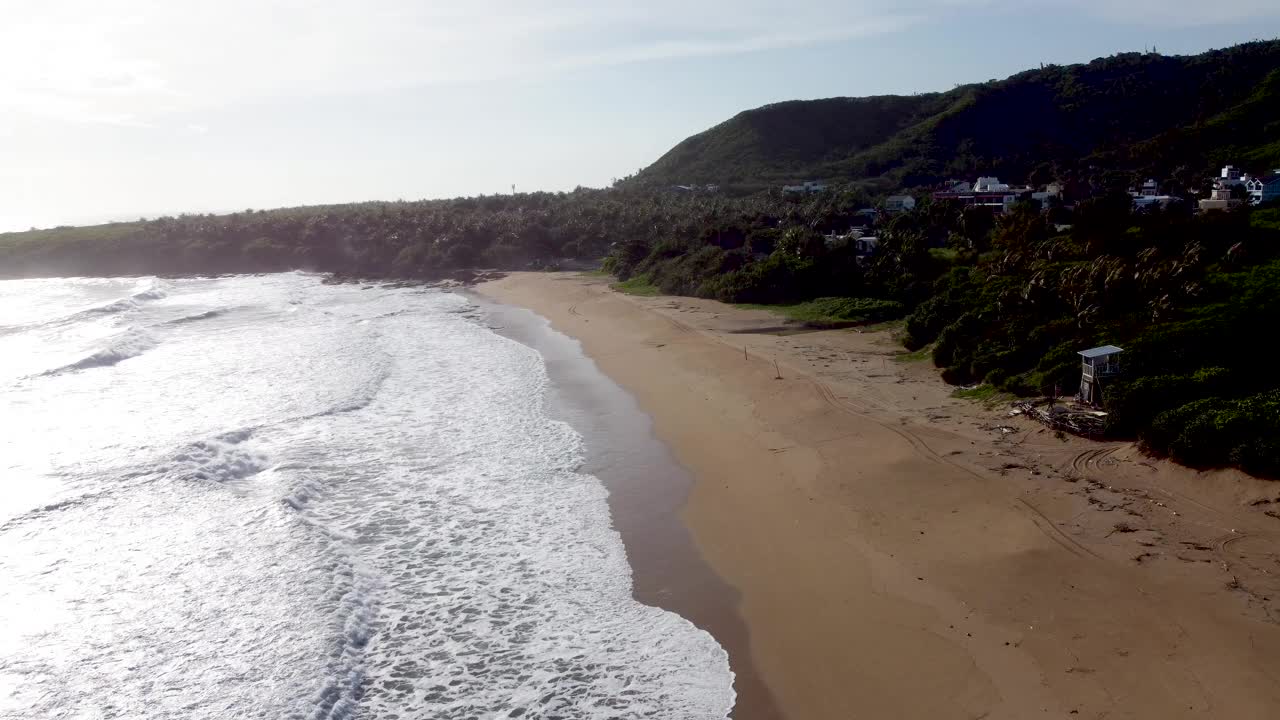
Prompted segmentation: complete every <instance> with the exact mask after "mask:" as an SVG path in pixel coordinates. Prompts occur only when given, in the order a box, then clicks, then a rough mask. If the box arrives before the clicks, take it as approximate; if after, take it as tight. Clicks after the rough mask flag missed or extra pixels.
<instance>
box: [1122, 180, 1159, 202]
mask: <svg viewBox="0 0 1280 720" xmlns="http://www.w3.org/2000/svg"><path fill="white" fill-rule="evenodd" d="M1129 194H1130V195H1132V196H1134V197H1135V198H1140V197H1156V196H1157V195H1159V194H1160V186H1159V184H1157V183H1156V181H1155V180H1152V179H1150V178H1147V181H1146V182H1144V183H1142V186H1141V187H1139V188H1137V189H1135V190H1130V191H1129Z"/></svg>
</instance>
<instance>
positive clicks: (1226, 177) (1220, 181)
mask: <svg viewBox="0 0 1280 720" xmlns="http://www.w3.org/2000/svg"><path fill="white" fill-rule="evenodd" d="M1214 181H1215V182H1214V184H1215V185H1226V186H1228V187H1229V186H1231V185H1239V184H1241V183H1243V182H1244V177H1243V174H1242V173H1241V172H1240V168H1238V167H1236V166H1235V165H1227V166H1225V167H1223V168H1222V172H1221V173H1220V174H1219V175H1218V177H1217V178H1215V179H1214Z"/></svg>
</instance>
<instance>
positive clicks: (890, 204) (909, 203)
mask: <svg viewBox="0 0 1280 720" xmlns="http://www.w3.org/2000/svg"><path fill="white" fill-rule="evenodd" d="M884 209H885V212H891V213H900V212H906V211H908V210H915V209H916V199H915V198H913V197H911V196H910V195H890V196H889V197H887V198H885V199H884Z"/></svg>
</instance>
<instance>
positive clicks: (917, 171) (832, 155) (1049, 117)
mask: <svg viewBox="0 0 1280 720" xmlns="http://www.w3.org/2000/svg"><path fill="white" fill-rule="evenodd" d="M1228 162H1231V163H1236V164H1243V165H1246V166H1249V167H1255V166H1256V167H1258V168H1263V169H1270V168H1273V167H1280V41H1269V42H1254V43H1247V44H1244V45H1238V46H1235V47H1232V48H1228V49H1226V50H1215V51H1212V52H1207V53H1204V54H1201V55H1195V56H1189V57H1171V56H1163V55H1158V54H1154V53H1147V54H1140V53H1128V54H1122V55H1116V56H1113V57H1108V58H1103V59H1099V60H1095V61H1093V62H1091V63H1088V64H1084V65H1067V66H1059V65H1051V66H1046V67H1043V68H1040V69H1038V70H1029V71H1027V72H1023V73H1019V74H1018V75H1014V76H1012V77H1010V78H1007V79H1005V80H1001V81H994V80H993V81H991V82H986V83H980V84H975V85H963V86H960V87H957V88H955V89H954V90H951V91H949V92H945V93H932V94H923V95H914V96H909V97H896V96H883V97H870V98H832V99H826V100H812V101H792V102H784V103H778V104H775V105H767V106H765V107H762V108H757V109H755V110H749V111H746V112H743V113H740V114H739V115H737V116H735V117H733V118H732V119H730V120H728V121H726V122H724V123H721V124H720V125H717V126H715V127H713V128H711V129H710V130H707V131H705V132H703V133H700V134H698V135H694V136H693V137H691V138H689V139H687V140H685V141H684V142H682V143H680V144H679V145H677V146H676V147H675V148H673V149H672V150H671V151H669V152H668V153H667V154H666V155H664V156H663V157H662V158H660V159H659V160H658V161H657V162H655V163H653V165H651V166H650V167H648V168H646V169H645V170H643V171H641V172H640V173H639V175H637V176H636V177H634V178H631V179H629V180H628V181H627V183H628V184H631V185H639V186H649V187H660V186H667V185H673V184H684V183H719V184H721V185H722V186H724V187H732V188H738V189H740V190H744V191H750V190H756V189H760V188H763V187H777V186H778V185H779V184H783V183H794V182H797V181H799V180H810V179H819V180H828V181H831V182H835V183H851V184H854V185H858V186H862V187H864V188H867V189H871V190H873V191H879V192H884V191H890V190H893V189H896V188H900V187H920V186H927V185H932V184H935V183H938V182H941V181H943V180H946V179H949V178H965V179H970V180H971V179H973V177H974V176H976V175H978V174H983V175H997V176H1000V177H1003V178H1012V179H1017V180H1019V181H1021V180H1022V179H1024V178H1027V179H1030V180H1031V181H1033V182H1036V181H1038V182H1044V181H1046V180H1049V179H1051V178H1056V179H1058V180H1060V181H1063V182H1066V183H1067V184H1068V186H1070V187H1073V188H1076V187H1092V188H1095V189H1096V188H1102V187H1106V186H1108V185H1114V184H1115V183H1116V182H1117V179H1116V177H1115V175H1114V173H1116V172H1119V173H1137V174H1142V175H1150V176H1152V177H1158V178H1166V179H1169V180H1171V181H1174V182H1176V183H1178V184H1179V186H1180V187H1186V186H1188V185H1189V184H1190V183H1192V182H1194V181H1196V180H1198V179H1199V178H1200V177H1201V175H1200V172H1201V170H1202V168H1205V167H1213V166H1221V165H1223V164H1226V163H1228ZM1124 181H1127V177H1123V176H1122V177H1120V179H1119V182H1124Z"/></svg>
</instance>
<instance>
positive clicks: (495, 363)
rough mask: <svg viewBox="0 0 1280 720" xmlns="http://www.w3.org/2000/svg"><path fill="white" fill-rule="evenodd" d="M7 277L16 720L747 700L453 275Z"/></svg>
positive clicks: (616, 707)
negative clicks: (663, 590) (669, 597)
mask: <svg viewBox="0 0 1280 720" xmlns="http://www.w3.org/2000/svg"><path fill="white" fill-rule="evenodd" d="M322 280H323V278H322V277H321V276H319V275H312V274H305V273H287V274H278V275H265V276H238V277H222V278H210V279H184V280H164V279H156V278H116V279H56V280H52V279H51V280H17V281H4V282H0V477H3V493H0V718H5V719H9V718H12V719H15V720H16V719H17V718H22V719H23V720H26V719H27V718H74V719H80V718H85V719H89V718H93V719H95V720H96V719H99V718H174V719H177V718H182V719H183V720H188V719H193V718H272V719H275V718H306V719H314V720H322V719H326V720H336V719H341V718H379V719H382V718H386V719H389V720H395V719H399V718H403V719H409V718H433V719H434V718H516V717H520V718H556V717H559V718H724V717H726V716H727V715H728V713H729V711H730V709H731V707H732V706H733V701H734V692H733V673H732V672H731V670H730V668H729V663H728V658H727V655H726V653H725V651H724V650H723V649H722V648H721V647H720V645H719V644H717V642H716V641H715V639H713V638H712V637H711V636H710V635H709V634H707V633H706V632H704V631H702V630H700V629H698V628H697V627H695V626H694V625H693V624H691V623H690V622H689V621H687V620H685V619H684V618H682V617H681V616H679V615H677V614H674V613H672V612H668V611H665V610H662V609H659V608H656V607H652V606H649V605H645V604H642V603H640V602H638V601H636V600H635V599H634V598H633V596H632V573H631V567H630V566H629V565H628V561H627V555H626V552H625V550H624V546H623V543H622V539H621V537H620V536H619V534H618V532H617V531H616V530H615V529H614V527H613V525H612V524H611V520H610V508H609V504H608V493H607V491H606V489H605V485H604V484H603V483H602V482H601V480H600V479H599V478H597V477H594V476H592V475H590V474H587V473H585V472H583V469H582V465H583V458H584V453H585V452H586V450H585V447H584V443H583V438H582V435H581V434H579V432H577V430H575V429H574V428H573V427H571V426H570V425H568V424H566V423H565V422H563V421H561V420H559V419H556V418H555V417H553V415H552V413H551V412H550V411H549V408H548V396H549V395H550V394H552V393H554V390H555V388H554V387H553V386H552V385H551V382H550V380H549V378H548V373H547V367H546V364H545V362H544V360H543V358H542V356H541V355H540V354H539V353H538V352H537V351H535V350H533V349H531V348H530V347H529V346H527V345H525V344H522V343H520V342H517V341H516V340H513V339H510V338H509V337H506V336H504V335H502V334H499V333H498V332H495V330H494V329H493V328H491V327H490V322H489V320H490V319H489V317H488V316H487V314H486V311H485V309H484V308H483V307H481V306H480V305H477V304H476V303H475V302H473V301H472V300H470V299H468V298H466V297H464V296H461V295H459V294H454V293H448V292H442V291H439V290H434V289H427V288H421V287H394V286H391V285H385V284H372V285H360V284H339V285H326V284H324V283H323V282H322Z"/></svg>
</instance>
